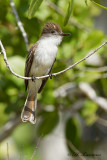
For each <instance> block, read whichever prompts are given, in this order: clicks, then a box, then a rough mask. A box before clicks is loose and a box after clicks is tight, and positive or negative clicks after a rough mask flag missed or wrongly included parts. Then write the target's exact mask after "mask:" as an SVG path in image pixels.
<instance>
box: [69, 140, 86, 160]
mask: <svg viewBox="0 0 107 160" xmlns="http://www.w3.org/2000/svg"><path fill="white" fill-rule="evenodd" d="M67 143H68V145H69V146H70V148H71V149H72V150H73V151H74V152H75V154H77V155H78V157H79V158H80V159H81V160H86V158H85V156H83V155H82V153H81V152H80V151H79V150H78V149H77V148H76V147H75V146H74V145H73V143H72V142H71V141H69V140H67Z"/></svg>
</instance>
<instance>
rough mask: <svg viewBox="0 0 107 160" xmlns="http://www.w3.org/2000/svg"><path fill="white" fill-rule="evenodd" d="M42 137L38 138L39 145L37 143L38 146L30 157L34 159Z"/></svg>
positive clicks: (31, 159)
mask: <svg viewBox="0 0 107 160" xmlns="http://www.w3.org/2000/svg"><path fill="white" fill-rule="evenodd" d="M41 138H42V137H40V138H39V140H38V142H37V145H36V147H35V149H34V152H33V154H32V157H31V158H30V160H33V158H34V156H35V154H36V151H37V149H38V146H39V144H40V141H41Z"/></svg>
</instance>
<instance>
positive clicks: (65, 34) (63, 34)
mask: <svg viewBox="0 0 107 160" xmlns="http://www.w3.org/2000/svg"><path fill="white" fill-rule="evenodd" d="M60 35H61V36H69V35H71V33H63V32H62V33H61V34H60Z"/></svg>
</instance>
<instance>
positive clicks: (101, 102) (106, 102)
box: [79, 82, 107, 112]
mask: <svg viewBox="0 0 107 160" xmlns="http://www.w3.org/2000/svg"><path fill="white" fill-rule="evenodd" d="M79 88H80V90H81V91H82V92H83V93H84V94H85V95H86V96H87V97H88V98H90V99H91V100H92V101H93V102H95V103H96V104H97V105H98V106H100V107H101V108H102V109H103V110H105V111H106V112H107V99H106V98H104V97H100V96H97V94H96V92H95V90H94V89H93V88H92V87H91V85H89V84H88V83H84V82H81V83H79Z"/></svg>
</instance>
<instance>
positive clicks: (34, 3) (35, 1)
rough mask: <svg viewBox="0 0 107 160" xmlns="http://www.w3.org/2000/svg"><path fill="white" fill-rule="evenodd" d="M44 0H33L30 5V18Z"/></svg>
mask: <svg viewBox="0 0 107 160" xmlns="http://www.w3.org/2000/svg"><path fill="white" fill-rule="evenodd" d="M42 1H43V0H32V1H31V3H30V6H29V11H28V18H32V17H33V16H34V14H35V12H36V11H37V10H38V8H39V7H40V5H41V3H42Z"/></svg>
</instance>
